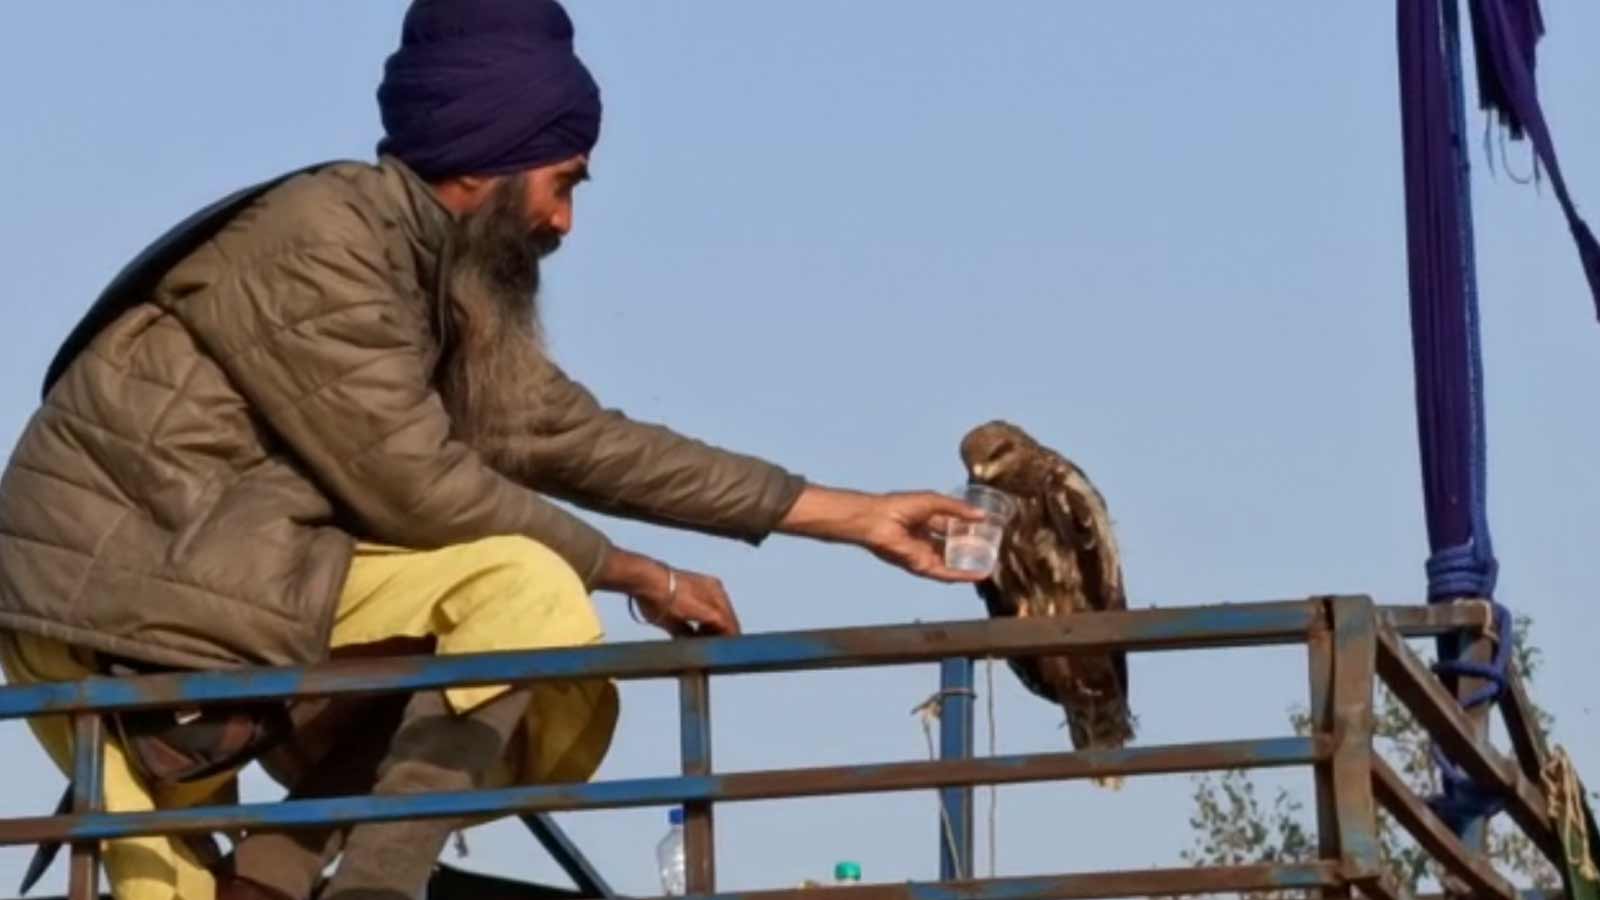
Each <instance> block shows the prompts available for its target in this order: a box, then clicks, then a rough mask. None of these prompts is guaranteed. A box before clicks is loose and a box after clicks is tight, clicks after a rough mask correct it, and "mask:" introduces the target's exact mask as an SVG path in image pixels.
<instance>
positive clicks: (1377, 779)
mask: <svg viewBox="0 0 1600 900" xmlns="http://www.w3.org/2000/svg"><path fill="white" fill-rule="evenodd" d="M1372 789H1373V792H1374V793H1376V794H1377V797H1378V802H1380V803H1382V804H1383V806H1384V808H1385V809H1387V810H1389V812H1390V813H1391V814H1392V815H1393V816H1394V818H1395V821H1397V822H1399V823H1400V825H1401V826H1402V827H1404V828H1405V829H1406V831H1409V832H1410V833H1411V835H1412V837H1415V838H1416V839H1417V843H1418V844H1420V845H1421V846H1422V848H1423V849H1424V850H1427V851H1428V852H1429V853H1431V854H1433V858H1434V859H1436V860H1438V861H1439V862H1440V863H1442V864H1443V865H1444V867H1445V868H1446V870H1448V871H1449V872H1450V873H1451V874H1454V875H1456V876H1457V877H1459V878H1461V879H1462V880H1463V881H1465V882H1466V883H1467V885H1468V886H1470V887H1471V889H1472V890H1473V892H1474V896H1486V897H1496V898H1499V900H1517V891H1516V888H1514V887H1512V885H1511V882H1509V881H1507V880H1505V879H1504V878H1502V877H1500V875H1499V873H1497V872H1495V870H1494V867H1493V866H1491V865H1489V862H1488V860H1486V859H1484V858H1483V856H1482V855H1480V854H1479V853H1478V852H1477V851H1475V850H1473V849H1472V848H1469V847H1468V846H1467V845H1466V844H1463V843H1462V842H1461V840H1460V839H1459V838H1457V837H1456V835H1455V832H1453V831H1451V830H1450V829H1449V828H1448V827H1447V826H1446V825H1445V824H1444V822H1442V821H1440V819H1439V817H1438V816H1437V815H1434V812H1433V810H1431V809H1429V808H1428V806H1427V804H1425V803H1423V802H1422V799H1421V798H1420V797H1418V796H1416V795H1415V794H1413V793H1412V792H1411V788H1410V787H1408V786H1407V785H1406V783H1405V780H1404V779H1402V778H1401V777H1400V775H1399V773H1397V772H1395V770H1394V769H1393V768H1392V767H1390V765H1389V764H1388V763H1386V762H1384V761H1383V759H1382V758H1381V757H1376V756H1375V757H1373V760H1372Z"/></svg>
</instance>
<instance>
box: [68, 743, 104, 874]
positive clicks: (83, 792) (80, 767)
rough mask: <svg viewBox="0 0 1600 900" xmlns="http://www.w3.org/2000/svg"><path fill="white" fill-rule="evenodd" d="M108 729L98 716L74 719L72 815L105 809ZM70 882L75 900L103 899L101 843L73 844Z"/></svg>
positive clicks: (83, 842) (94, 841)
mask: <svg viewBox="0 0 1600 900" xmlns="http://www.w3.org/2000/svg"><path fill="white" fill-rule="evenodd" d="M104 751H105V729H104V726H103V724H102V722H101V719H100V716H99V714H98V713H79V714H78V715H76V716H74V717H73V720H72V754H73V763H72V812H73V814H75V815H83V814H84V813H95V812H100V811H101V810H102V809H104V805H105V803H104V793H105V792H104V789H103V784H102V782H103V781H104V775H105V770H104V765H103V763H104ZM69 871H70V874H69V876H68V882H67V896H68V897H70V898H71V900H98V898H99V897H100V842H99V841H96V840H89V841H79V842H77V843H75V844H73V845H72V864H71V868H70V870H69Z"/></svg>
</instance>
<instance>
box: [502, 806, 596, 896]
mask: <svg viewBox="0 0 1600 900" xmlns="http://www.w3.org/2000/svg"><path fill="white" fill-rule="evenodd" d="M521 818H522V824H524V825H526V826H527V827H528V831H529V832H530V833H532V834H533V837H534V839H535V840H537V841H538V842H539V845H540V846H541V847H544V849H545V852H546V853H549V854H550V857H551V858H552V859H554V860H555V862H556V865H558V866H560V867H561V871H562V872H565V873H566V876H567V877H568V878H570V879H572V884H573V885H574V886H575V887H577V889H578V894H579V895H581V896H584V897H615V896H617V893H616V891H613V890H612V889H611V885H610V884H607V883H606V880H605V878H603V877H601V875H600V870H598V869H596V868H595V867H594V864H593V863H591V862H589V857H587V856H585V855H584V854H583V851H582V850H579V849H578V845H577V844H574V843H573V842H572V839H571V838H569V837H567V833H566V831H565V830H563V829H562V828H561V826H560V825H557V824H556V821H555V819H552V818H551V817H550V814H549V813H524V814H523V815H522V816H521Z"/></svg>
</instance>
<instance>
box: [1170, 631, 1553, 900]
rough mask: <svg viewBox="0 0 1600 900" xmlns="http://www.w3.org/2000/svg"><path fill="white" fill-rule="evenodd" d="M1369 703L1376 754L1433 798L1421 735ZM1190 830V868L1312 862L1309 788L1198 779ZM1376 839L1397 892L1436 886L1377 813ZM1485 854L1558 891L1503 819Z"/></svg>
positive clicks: (1274, 895) (1389, 705)
mask: <svg viewBox="0 0 1600 900" xmlns="http://www.w3.org/2000/svg"><path fill="white" fill-rule="evenodd" d="M1531 625H1532V622H1531V620H1530V619H1528V618H1526V617H1519V618H1518V620H1517V623H1516V628H1515V642H1514V644H1513V650H1514V659H1515V664H1516V666H1517V667H1518V670H1519V672H1520V673H1521V675H1522V677H1523V680H1524V681H1525V682H1526V683H1528V684H1529V685H1530V687H1531V685H1532V684H1533V681H1534V677H1535V675H1536V674H1537V673H1538V671H1539V665H1540V653H1539V650H1538V648H1537V647H1535V646H1534V645H1533V644H1532V643H1531V642H1530V641H1529V639H1528V634H1529V627H1530V626H1531ZM1375 703H1376V706H1375V709H1374V715H1375V719H1376V721H1375V727H1374V737H1375V746H1376V749H1377V752H1378V753H1379V754H1380V755H1382V756H1383V758H1384V759H1385V760H1386V761H1387V762H1388V763H1389V764H1390V765H1391V766H1393V767H1394V769H1395V771H1396V772H1398V773H1400V775H1401V777H1403V778H1404V779H1405V781H1406V783H1407V784H1408V785H1410V787H1411V789H1412V790H1413V791H1414V792H1416V793H1417V794H1418V795H1419V796H1422V797H1428V796H1431V795H1433V794H1435V793H1437V792H1438V790H1439V782H1438V775H1437V772H1436V771H1435V769H1434V766H1433V761H1432V758H1431V755H1430V747H1431V743H1430V741H1429V739H1428V735H1427V733H1426V732H1425V731H1424V730H1423V729H1422V727H1421V726H1420V725H1418V724H1417V722H1416V720H1415V719H1413V718H1412V716H1411V714H1410V712H1409V711H1408V710H1407V709H1406V708H1405V706H1404V704H1402V703H1401V702H1400V701H1399V700H1397V699H1396V698H1395V697H1394V695H1393V694H1391V693H1390V692H1389V691H1388V690H1387V689H1386V688H1384V687H1383V686H1382V685H1381V684H1380V685H1379V688H1378V695H1377V697H1376V698H1375ZM1535 715H1536V717H1537V719H1538V725H1539V727H1540V728H1541V729H1543V730H1544V732H1545V733H1546V734H1549V733H1550V729H1551V727H1552V726H1553V725H1554V721H1553V720H1552V718H1551V716H1550V715H1549V714H1548V713H1547V712H1545V711H1544V710H1542V709H1537V708H1536V709H1535ZM1289 720H1290V724H1291V725H1292V726H1293V728H1294V730H1295V733H1296V734H1300V735H1305V734H1309V733H1310V731H1311V717H1310V715H1309V714H1308V712H1307V711H1306V710H1305V709H1304V708H1295V709H1291V710H1290V712H1289ZM1189 824H1190V825H1191V826H1192V827H1193V829H1194V844H1193V845H1192V846H1191V847H1190V848H1189V849H1188V850H1186V851H1184V854H1183V858H1184V860H1185V861H1186V862H1189V863H1191V864H1193V865H1197V866H1199V865H1204V866H1235V865H1249V864H1253V863H1297V862H1309V861H1312V860H1315V859H1316V858H1317V855H1318V854H1317V837H1316V835H1317V832H1316V816H1315V805H1314V801H1311V800H1310V799H1309V785H1307V787H1306V789H1305V790H1301V791H1295V790H1291V789H1290V788H1287V787H1276V788H1269V787H1267V786H1264V785H1263V784H1262V783H1260V782H1259V781H1258V780H1257V779H1256V777H1255V776H1253V775H1252V774H1251V773H1249V772H1246V771H1243V770H1232V771H1228V772H1222V773H1214V774H1206V775H1202V776H1198V777H1197V778H1196V779H1195V790H1194V813H1193V815H1192V816H1190V819H1189ZM1378 837H1379V841H1380V849H1381V852H1382V856H1383V862H1384V866H1385V868H1386V869H1387V870H1388V872H1389V873H1390V875H1391V876H1393V878H1394V880H1395V881H1396V882H1397V883H1398V884H1400V885H1403V886H1405V887H1406V888H1408V889H1409V890H1410V891H1411V892H1412V894H1413V895H1415V894H1416V893H1417V892H1418V891H1419V889H1421V888H1422V887H1423V886H1425V885H1437V884H1438V883H1439V874H1440V873H1439V870H1438V867H1437V866H1436V865H1435V863H1434V862H1433V860H1432V858H1431V857H1430V856H1429V855H1428V853H1427V852H1426V851H1424V850H1423V849H1422V848H1421V847H1419V846H1417V844H1416V842H1415V841H1413V840H1412V839H1411V836H1410V835H1409V834H1407V833H1406V832H1405V830H1404V829H1402V828H1401V827H1399V825H1398V824H1396V823H1395V822H1394V821H1393V820H1392V819H1390V818H1389V816H1388V815H1387V814H1386V813H1383V812H1382V811H1381V810H1380V812H1379V815H1378ZM1487 849H1488V854H1489V857H1490V859H1491V860H1492V861H1493V863H1494V865H1495V867H1496V868H1497V869H1498V870H1499V871H1500V872H1501V873H1502V874H1504V875H1505V876H1507V877H1508V878H1510V879H1511V880H1512V881H1514V882H1517V883H1520V884H1523V885H1528V886H1533V887H1540V888H1555V887H1559V886H1560V876H1559V875H1558V874H1557V873H1556V871H1555V870H1554V869H1553V868H1552V867H1551V866H1550V864H1549V863H1548V862H1547V861H1546V860H1545V858H1544V856H1543V854H1541V853H1540V852H1539V850H1538V848H1537V847H1535V846H1534V845H1533V842H1532V841H1530V840H1528V838H1527V837H1526V836H1525V835H1523V834H1522V832H1521V831H1520V830H1518V829H1517V828H1516V826H1515V825H1514V824H1512V823H1509V822H1507V821H1506V820H1505V817H1504V816H1497V817H1495V819H1493V820H1492V821H1491V823H1490V828H1489V836H1488V848H1487ZM1245 896H1246V897H1247V898H1248V900H1288V898H1295V897H1299V896H1301V895H1300V894H1299V893H1298V892H1263V893H1257V894H1247V895H1245Z"/></svg>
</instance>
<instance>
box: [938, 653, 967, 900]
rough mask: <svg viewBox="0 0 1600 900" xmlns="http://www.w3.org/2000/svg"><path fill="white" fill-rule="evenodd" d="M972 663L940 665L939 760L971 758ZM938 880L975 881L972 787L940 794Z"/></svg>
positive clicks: (961, 658) (956, 661)
mask: <svg viewBox="0 0 1600 900" xmlns="http://www.w3.org/2000/svg"><path fill="white" fill-rule="evenodd" d="M972 697H973V693H972V660H970V659H967V658H966V657H964V656H958V657H956V658H954V659H947V660H945V661H944V662H942V663H940V664H939V701H938V702H939V758H940V759H943V760H956V759H970V758H971V757H972V732H973V727H972ZM939 805H940V813H939V822H938V823H937V824H938V834H939V878H940V879H941V880H944V881H950V880H952V879H959V878H971V877H973V870H972V857H973V853H972V808H973V802H972V787H971V785H963V786H959V787H947V788H944V789H942V790H940V791H939Z"/></svg>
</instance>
